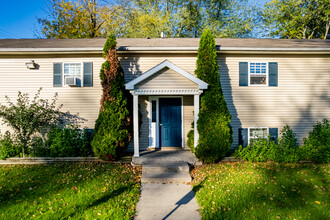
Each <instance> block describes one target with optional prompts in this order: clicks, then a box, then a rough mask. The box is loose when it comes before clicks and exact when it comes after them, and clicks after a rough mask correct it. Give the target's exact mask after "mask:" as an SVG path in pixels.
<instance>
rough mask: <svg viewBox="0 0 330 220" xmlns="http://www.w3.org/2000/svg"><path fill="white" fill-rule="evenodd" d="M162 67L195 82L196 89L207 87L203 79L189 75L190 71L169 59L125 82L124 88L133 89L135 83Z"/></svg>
mask: <svg viewBox="0 0 330 220" xmlns="http://www.w3.org/2000/svg"><path fill="white" fill-rule="evenodd" d="M164 68H170V69H172V70H174V71H175V72H177V73H178V74H180V75H182V76H183V77H185V78H186V79H189V80H190V81H192V82H194V83H196V84H197V85H198V89H200V90H201V89H207V87H208V84H207V83H206V82H204V81H202V80H200V79H198V78H197V77H195V76H193V75H191V74H190V73H188V72H186V71H185V70H183V69H181V68H180V67H178V66H176V65H174V64H173V63H171V62H170V61H168V60H164V61H163V62H161V63H160V64H158V65H156V66H155V67H153V68H151V69H149V70H148V71H146V72H145V73H144V74H142V75H140V76H139V77H137V78H135V79H133V80H132V81H130V82H128V83H126V84H125V88H126V89H127V90H134V89H135V85H137V84H138V83H140V82H142V81H144V80H146V79H148V78H149V77H151V76H153V75H154V74H156V73H157V72H159V71H160V70H162V69H164Z"/></svg>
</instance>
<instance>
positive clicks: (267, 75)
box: [248, 61, 269, 86]
mask: <svg viewBox="0 0 330 220" xmlns="http://www.w3.org/2000/svg"><path fill="white" fill-rule="evenodd" d="M251 63H266V84H251V73H250V65H251ZM268 69H269V68H268V62H265V61H250V62H249V67H248V77H249V79H248V81H249V84H248V85H249V86H268V81H269V73H268Z"/></svg>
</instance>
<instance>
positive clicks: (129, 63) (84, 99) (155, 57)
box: [0, 53, 330, 149]
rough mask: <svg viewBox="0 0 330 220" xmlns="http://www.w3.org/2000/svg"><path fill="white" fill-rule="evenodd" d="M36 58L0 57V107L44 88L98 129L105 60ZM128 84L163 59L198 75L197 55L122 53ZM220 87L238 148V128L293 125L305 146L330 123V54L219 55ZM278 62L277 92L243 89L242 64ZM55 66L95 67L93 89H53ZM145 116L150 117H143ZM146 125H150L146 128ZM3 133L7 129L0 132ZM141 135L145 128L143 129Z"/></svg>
mask: <svg viewBox="0 0 330 220" xmlns="http://www.w3.org/2000/svg"><path fill="white" fill-rule="evenodd" d="M51 56H52V55H47V56H36V55H34V57H33V58H30V57H28V55H27V56H26V57H27V58H21V57H14V56H12V58H3V57H4V56H1V57H2V58H0V102H1V104H4V103H6V100H5V95H8V96H9V97H10V98H11V100H12V101H15V100H16V98H17V92H18V91H22V92H28V93H29V94H30V96H31V97H33V96H34V94H35V93H36V91H37V89H38V88H39V87H43V91H42V93H41V97H42V98H47V99H51V98H52V97H53V95H54V93H55V92H58V94H59V99H58V104H63V108H62V110H63V111H70V112H71V113H79V115H80V116H81V117H82V118H85V119H87V120H88V121H87V122H85V123H84V124H83V126H87V127H88V128H93V127H94V123H95V120H96V119H97V116H98V111H99V107H100V98H101V94H102V88H101V85H100V80H99V70H100V67H101V64H102V62H103V59H102V58H101V57H95V56H93V57H92V56H91V57H88V55H86V57H82V56H81V55H80V56H79V57H73V56H72V57H70V56H68V55H66V56H64V55H63V57H60V55H56V57H55V55H54V57H51ZM120 56H121V58H120V59H121V65H122V67H123V69H124V72H125V81H126V82H129V81H130V80H132V79H134V78H136V77H138V76H140V75H141V74H143V73H145V72H146V71H148V70H149V69H151V68H153V67H155V66H156V65H158V64H159V63H161V62H163V61H164V60H166V59H167V60H169V61H170V62H172V63H173V64H175V65H177V66H178V67H180V68H182V69H183V70H185V71H187V72H189V73H191V74H194V70H195V68H196V55H194V54H178V55H173V54H171V55H169V54H165V53H164V54H127V55H125V54H120ZM31 59H34V60H35V62H36V63H37V64H38V65H39V66H40V68H39V69H38V70H28V69H26V67H25V63H26V62H28V61H30V60H31ZM218 59H219V65H220V78H221V85H222V88H223V91H224V96H225V99H226V102H227V105H228V108H229V111H230V113H231V115H232V122H231V125H232V127H233V132H234V133H233V138H234V141H233V146H236V145H237V144H238V128H241V127H242V128H248V127H256V126H257V127H258V126H259V127H277V128H279V131H280V130H281V129H282V128H283V126H284V125H286V124H288V125H290V126H292V128H293V129H294V131H295V132H296V133H297V137H298V138H299V140H300V142H302V138H303V137H305V136H307V135H308V132H309V131H310V130H311V129H312V127H313V125H314V124H315V123H316V122H317V121H321V120H322V119H323V118H327V119H330V102H329V100H330V98H329V97H330V90H329V88H330V56H329V55H294V54H291V55H266V54H264V55H255V54H254V55H230V54H222V55H219V56H218ZM253 61H262V62H278V87H267V86H266V87H262V86H247V87H239V86H238V82H239V74H238V65H239V62H253ZM54 62H93V85H94V86H93V87H86V88H75V87H53V63H54ZM146 100H147V98H146V97H140V98H139V104H140V106H141V109H143V110H142V114H143V115H144V116H143V118H144V119H143V123H142V125H141V126H142V127H143V126H146V127H143V129H144V130H143V135H145V136H143V137H140V144H141V145H140V147H141V148H143V149H144V148H145V147H147V146H148V135H149V134H148V133H149V132H148V129H146V128H148V124H149V122H148V121H147V119H148V113H147V112H148V102H147V101H146ZM183 105H184V106H183V111H184V124H183V126H184V140H185V145H186V133H187V132H188V131H189V130H190V127H191V122H192V120H193V97H192V96H184V98H183ZM143 111H145V112H143ZM144 122H145V123H144ZM0 129H1V132H3V131H4V130H5V129H6V128H4V126H2V127H0ZM141 132H142V128H141Z"/></svg>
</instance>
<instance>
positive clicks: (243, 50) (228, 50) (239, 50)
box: [0, 46, 330, 55]
mask: <svg viewBox="0 0 330 220" xmlns="http://www.w3.org/2000/svg"><path fill="white" fill-rule="evenodd" d="M102 50H103V48H100V47H86V48H0V54H13V55H14V54H101V53H102ZM117 51H118V53H120V54H126V53H192V54H196V53H197V51H198V47H118V48H117ZM217 53H218V54H222V53H223V54H266V53H267V54H269V53H271V54H330V48H264V47H260V48H258V47H221V46H218V47H217Z"/></svg>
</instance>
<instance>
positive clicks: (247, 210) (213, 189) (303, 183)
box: [192, 162, 330, 219]
mask: <svg viewBox="0 0 330 220" xmlns="http://www.w3.org/2000/svg"><path fill="white" fill-rule="evenodd" d="M329 172H330V165H329V164H325V165H316V164H277V163H246V162H242V163H227V164H224V163H220V164H212V165H204V166H200V167H197V168H196V169H194V170H193V171H192V176H193V177H194V181H193V187H194V191H195V193H196V197H197V201H198V203H199V205H200V207H201V209H200V213H201V215H202V217H203V219H329V218H330V211H329V210H330V208H329V207H328V206H329V201H330V195H329V180H330V178H329Z"/></svg>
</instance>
